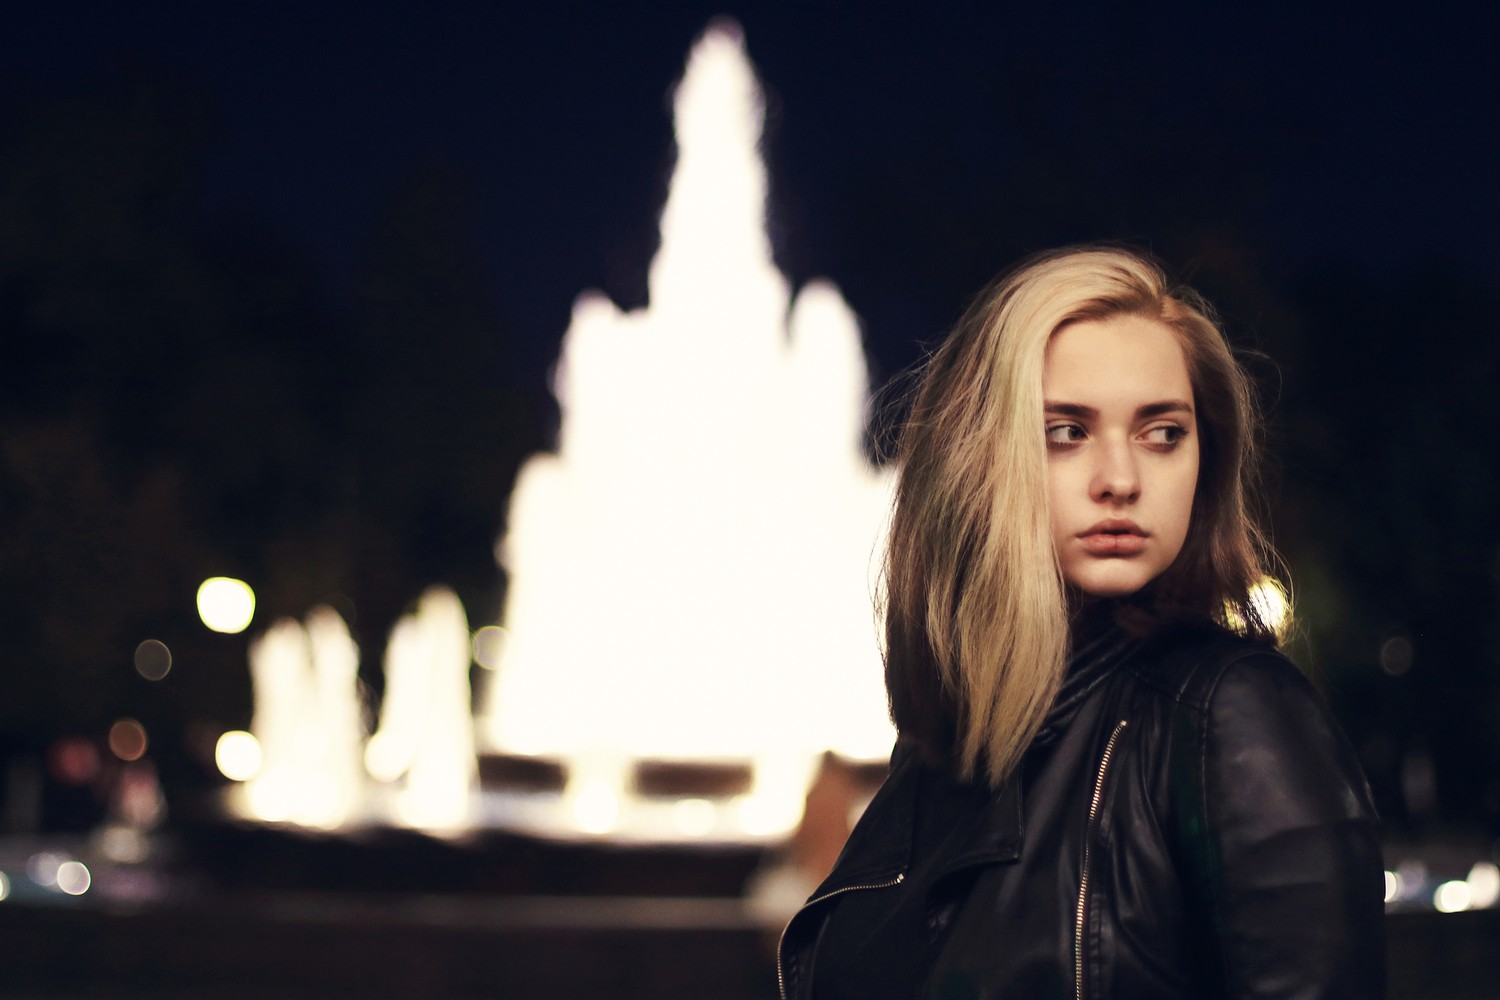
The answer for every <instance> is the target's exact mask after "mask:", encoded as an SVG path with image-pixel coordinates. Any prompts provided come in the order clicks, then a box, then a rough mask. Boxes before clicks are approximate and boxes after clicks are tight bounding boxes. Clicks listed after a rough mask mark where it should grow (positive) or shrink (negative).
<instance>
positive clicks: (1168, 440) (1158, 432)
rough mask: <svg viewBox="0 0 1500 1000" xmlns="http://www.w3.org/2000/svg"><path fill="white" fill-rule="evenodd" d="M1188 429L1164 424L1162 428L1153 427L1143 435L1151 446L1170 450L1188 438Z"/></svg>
mask: <svg viewBox="0 0 1500 1000" xmlns="http://www.w3.org/2000/svg"><path fill="white" fill-rule="evenodd" d="M1187 433H1188V432H1187V428H1186V427H1179V426H1178V425H1177V424H1163V425H1162V426H1160V427H1152V428H1150V429H1149V430H1147V431H1146V432H1145V434H1143V435H1142V437H1143V438H1145V441H1146V443H1147V444H1149V445H1156V446H1158V447H1162V448H1170V447H1172V446H1173V445H1175V444H1176V443H1177V442H1179V441H1181V440H1182V439H1183V438H1185V437H1187Z"/></svg>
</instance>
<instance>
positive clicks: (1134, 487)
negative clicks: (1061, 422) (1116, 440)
mask: <svg viewBox="0 0 1500 1000" xmlns="http://www.w3.org/2000/svg"><path fill="white" fill-rule="evenodd" d="M1095 454H1096V455H1097V456H1098V460H1099V465H1098V468H1096V469H1095V470H1094V481H1093V482H1092V483H1091V484H1090V487H1089V495H1090V496H1091V497H1092V498H1093V499H1094V500H1095V502H1097V503H1135V501H1136V500H1137V499H1139V497H1140V495H1141V479H1140V474H1139V471H1138V470H1137V469H1136V463H1135V455H1134V453H1132V451H1131V449H1130V446H1129V445H1128V444H1123V443H1122V444H1106V445H1104V446H1102V447H1100V448H1098V449H1096V451H1095Z"/></svg>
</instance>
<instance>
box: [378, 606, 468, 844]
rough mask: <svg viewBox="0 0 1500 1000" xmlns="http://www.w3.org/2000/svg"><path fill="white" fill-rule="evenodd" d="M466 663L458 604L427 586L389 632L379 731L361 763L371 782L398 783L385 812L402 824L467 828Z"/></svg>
mask: <svg viewBox="0 0 1500 1000" xmlns="http://www.w3.org/2000/svg"><path fill="white" fill-rule="evenodd" d="M469 659H470V650H469V626H468V622H467V621H466V619H465V616H464V609H463V605H462V604H460V603H459V600H458V597H457V596H456V595H455V594H454V593H453V592H452V591H451V590H448V589H447V588H445V587H433V588H431V589H429V590H428V591H427V592H426V593H425V594H423V595H422V600H421V602H420V603H419V604H418V605H417V610H416V613H415V614H411V615H407V616H406V617H404V618H402V619H401V621H400V622H398V623H397V625H396V627H395V629H394V630H392V632H391V638H390V642H389V643H388V644H387V645H386V650H385V683H386V687H385V699H384V701H383V702H382V703H381V711H380V727H379V728H378V729H377V730H376V731H375V735H374V736H372V737H370V742H369V745H368V746H367V747H366V749H365V766H366V767H367V769H368V770H369V773H370V775H371V776H372V777H373V778H375V779H376V780H377V781H380V782H384V783H396V782H398V781H399V782H404V783H403V784H402V786H401V787H400V788H399V790H398V791H397V792H396V795H395V798H394V800H393V802H392V804H391V807H390V809H389V814H390V815H391V817H392V818H394V819H395V820H397V821H398V822H400V823H402V824H403V825H406V826H413V827H421V828H423V829H428V830H434V831H443V830H460V829H463V828H465V827H467V826H469V825H471V823H472V820H473V811H474V793H475V791H477V781H478V773H477V768H476V765H475V759H474V719H473V708H472V707H471V696H470V690H469Z"/></svg>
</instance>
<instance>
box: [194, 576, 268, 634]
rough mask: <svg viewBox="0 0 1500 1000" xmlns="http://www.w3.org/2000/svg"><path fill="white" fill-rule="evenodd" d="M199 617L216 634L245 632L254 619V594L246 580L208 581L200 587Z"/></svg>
mask: <svg viewBox="0 0 1500 1000" xmlns="http://www.w3.org/2000/svg"><path fill="white" fill-rule="evenodd" d="M198 617H199V618H201V619H203V624H205V625H207V626H208V627H209V628H211V629H213V630H214V631H215V632H224V633H226V634H229V635H233V634H234V633H236V632H243V631H245V629H246V628H248V627H249V625H250V620H251V619H252V618H254V617H255V591H253V590H251V589H250V585H249V584H248V583H246V582H245V581H243V580H234V579H231V578H230V577H227V576H213V577H209V578H208V579H207V580H204V581H203V583H201V584H200V585H199V586H198Z"/></svg>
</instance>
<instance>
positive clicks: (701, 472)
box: [219, 29, 894, 841]
mask: <svg viewBox="0 0 1500 1000" xmlns="http://www.w3.org/2000/svg"><path fill="white" fill-rule="evenodd" d="M762 115H763V105H762V99H761V95H760V92H759V89H758V87H757V84H756V81H755V78H754V75H753V73H752V72H751V69H750V66H749V63H748V62H747V60H746V58H745V55H744V52H743V48H742V44H741V41H740V39H739V37H738V36H737V34H735V33H733V32H731V31H729V30H725V29H712V30H710V31H709V32H708V33H707V34H706V35H705V36H704V38H703V39H702V41H700V42H699V44H698V45H697V46H696V47H695V48H694V50H693V53H692V56H691V58H690V60H689V63H688V68H687V72H686V74H685V76H684V78H683V81H682V83H681V85H680V86H679V88H678V90H677V94H676V100H675V116H676V129H677V145H678V158H677V165H676V169H675V171H674V174H673V178H672V184H671V191H670V194H669V196H668V199H667V204H666V206H665V209H664V210H663V213H662V221H661V231H662V241H661V248H660V251H659V252H658V254H657V256H656V258H655V260H654V261H653V262H652V266H651V271H650V276H649V284H650V293H651V304H650V306H649V308H646V309H641V310H636V311H633V312H629V313H625V312H621V311H620V310H619V309H617V308H616V307H615V306H614V305H613V304H612V303H611V302H609V301H608V300H607V299H606V298H604V297H603V296H602V295H599V294H596V293H590V294H585V295H583V296H581V297H580V298H579V299H578V301H577V303H576V304H575V306H574V311H573V318H572V323H571V325H570V326H569V328H568V331H567V334H566V336H565V338H564V341H563V349H562V357H561V360H560V361H559V364H558V366H557V370H556V376H555V383H554V391H555V392H556V394H557V397H558V401H559V403H560V404H561V408H562V418H563V419H562V428H561V433H560V438H559V442H558V449H557V451H556V452H555V453H553V454H548V455H542V456H538V457H535V458H533V459H531V460H530V461H528V462H527V463H526V464H525V466H523V468H522V469H521V472H520V474H519V476H518V478H517V483H516V488H515V492H514V494H513V495H512V497H511V504H510V514H509V518H508V526H509V527H508V532H507V534H506V536H505V538H504V539H503V540H502V542H501V544H500V545H499V546H497V550H496V555H497V558H499V560H500V561H501V563H502V564H503V565H504V567H505V569H506V571H507V573H508V575H509V581H510V582H509V588H508V591H507V599H506V606H505V609H504V619H505V626H506V627H507V629H506V631H503V632H502V630H501V629H499V628H497V627H495V626H487V627H485V628H483V629H480V630H479V632H478V633H476V634H475V636H474V638H473V648H472V650H471V642H470V635H469V632H468V627H467V624H466V621H465V615H464V611H463V608H462V606H461V605H460V604H459V602H458V599H457V598H456V597H455V596H454V595H453V594H452V593H451V592H448V591H446V590H441V589H434V590H431V591H429V592H428V593H427V594H425V595H423V597H422V600H421V601H420V602H419V605H418V608H417V611H416V612H415V614H413V615H409V616H407V617H406V618H404V619H402V621H401V622H400V623H399V624H398V625H397V627H396V628H395V630H394V631H393V632H392V634H391V637H390V641H389V644H388V646H387V649H386V654H385V671H386V692H385V698H384V700H383V702H382V706H381V714H380V721H379V727H378V729H377V731H376V733H375V734H374V735H373V736H372V737H371V738H370V739H369V741H368V743H366V741H365V739H364V732H363V729H362V721H361V720H362V716H363V709H362V699H361V696H360V694H359V688H358V682H357V678H356V666H357V662H358V651H357V650H356V648H355V646H354V643H353V641H352V639H351V638H350V636H349V632H348V629H347V628H345V626H344V623H343V621H342V619H340V618H339V617H338V615H337V614H336V613H334V612H333V611H331V610H329V609H327V608H320V609H318V610H315V611H314V612H313V613H312V614H311V615H309V617H308V619H307V622H306V625H305V626H304V625H303V624H299V623H298V622H295V621H291V620H286V621H282V622H278V623H277V624H275V625H274V626H273V627H272V628H271V629H270V630H268V631H267V633H266V634H265V635H263V636H262V637H261V638H260V639H259V640H258V641H256V642H255V643H254V645H253V646H252V649H251V656H250V660H251V672H252V675H253V681H254V690H255V714H254V722H253V724H252V732H251V733H231V734H225V737H224V738H223V739H221V741H220V747H219V754H220V767H221V769H222V770H224V772H225V774H226V775H230V776H231V777H234V778H236V779H237V780H243V781H244V782H245V783H244V784H243V785H242V786H240V787H239V788H237V789H236V790H235V793H234V794H233V795H231V797H230V806H231V808H232V809H233V811H234V812H235V813H236V814H237V815H240V816H242V817H246V818H250V819H254V820H258V821H266V822H284V823H291V824H295V825H298V826H303V827H312V828H321V829H334V828H341V827H348V826H362V825H370V824H376V825H403V826H412V827H418V828H422V829H426V830H430V831H433V832H439V833H455V832H463V831H465V830H469V829H473V828H474V827H475V826H492V825H500V826H509V827H520V828H524V829H530V830H533V831H535V832H539V833H544V834H546V835H549V836H564V837H568V836H578V835H608V836H611V837H614V838H618V839H635V840H653V841H662V840H719V841H746V840H751V841H753V840H760V839H765V838H776V837H780V836H783V835H785V834H786V833H787V831H788V830H789V829H790V828H791V827H792V826H793V825H794V824H795V823H796V822H797V820H798V818H799V816H800V814H801V809H802V802H803V796H804V793H805V792H806V789H807V786H808V782H809V780H810V778H811V776H812V773H813V770H814V768H815V766H816V763H817V761H818V759H819V757H820V755H821V754H822V753H823V752H824V751H826V750H833V751H835V752H837V753H838V754H840V755H841V756H843V757H845V758H848V759H850V760H854V761H875V760H881V759H883V758H884V757H885V756H886V755H887V754H888V753H889V750H890V746H891V742H892V739H893V737H894V733H893V732H892V730H891V728H890V723H889V722H888V720H887V717H886V709H885V695H884V690H883V688H882V685H881V668H880V656H879V649H878V644H877V640H876V630H875V625H874V615H873V601H872V598H871V585H870V582H871V569H872V567H874V566H876V565H877V564H878V557H879V552H878V540H879V539H880V537H881V535H882V530H883V527H884V521H885V517H886V515H887V513H888V510H889V506H890V499H891V488H892V476H891V474H890V473H889V471H887V470H881V469H878V468H876V467H874V466H872V465H871V464H870V462H869V461H868V460H867V459H866V457H865V455H864V451H863V447H862V442H863V438H864V427H865V419H866V414H867V407H868V384H867V374H866V362H865V358H864V353H863V351H862V348H861V345H860V335H859V327H858V323H857V320H856V319H855V317H854V315H853V313H852V312H851V311H850V310H849V308H848V306H847V305H845V304H844V301H843V299H842V298H841V297H840V295H839V293H838V291H837V290H836V289H834V288H833V287H832V286H831V285H829V284H827V283H824V282H814V283H812V284H809V285H808V286H807V287H805V288H803V289H802V290H801V291H800V292H798V293H797V294H796V295H795V297H794V296H793V295H792V293H791V290H790V289H789V287H788V284H787V281H786V280H785V279H784V278H783V277H782V275H781V274H780V272H779V271H778V270H777V269H776V267H775V265H774V264H773V262H772V260H771V253H770V247H769V243H768V241H767V238H766V233H765V226H764V214H765V200H766V174H765V168H764V166H763V164H762V162H761V160H760V157H759V155H758V153H757V148H756V147H757V144H758V142H759V139H760V129H761V121H762ZM240 627H243V625H241V626H240ZM502 635H503V636H504V642H503V644H501V651H500V656H499V657H498V659H496V658H495V657H494V656H493V653H494V651H495V650H494V649H493V648H492V647H494V646H495V645H496V644H495V643H494V642H493V640H494V639H495V638H496V637H498V636H502ZM481 649H483V652H481V653H480V655H479V657H478V658H479V660H480V662H481V663H482V665H484V666H487V667H491V668H493V670H492V671H491V672H487V674H486V676H487V677H488V678H489V683H488V684H487V686H486V689H485V690H484V692H483V697H482V711H481V718H480V720H479V723H480V724H479V726H478V732H477V733H476V727H475V720H474V718H473V714H472V707H471V702H470V691H469V684H468V671H469V667H470V659H471V652H478V651H480V650H481ZM476 736H477V738H478V741H479V742H480V744H481V745H482V746H483V747H484V749H485V750H486V752H487V753H489V754H491V755H492V756H493V758H495V759H499V760H501V761H502V762H503V761H504V760H506V759H507V758H509V759H511V760H515V759H520V758H532V759H541V760H542V761H544V762H545V763H546V764H547V765H548V766H549V767H550V766H554V765H555V767H556V770H557V771H559V772H561V773H562V774H564V775H565V780H564V782H563V785H562V788H561V790H560V791H559V790H557V789H556V788H553V789H551V790H541V791H536V790H533V791H530V792H528V791H522V790H518V789H516V788H514V787H505V788H500V789H491V790H489V791H486V792H485V793H484V794H483V795H480V794H477V793H476V786H477V784H478V782H477V767H476V761H475V753H474V749H475V742H476ZM663 765H665V766H666V767H667V768H671V767H672V766H676V765H689V766H692V765H699V766H702V765H707V766H709V767H710V768H712V767H715V766H721V767H722V768H724V769H726V770H727V771H731V772H733V773H735V774H736V775H743V778H744V780H743V781H740V780H738V779H736V780H734V781H730V782H728V783H727V784H720V785H716V786H715V787H714V788H712V789H710V790H706V791H703V792H701V793H699V792H694V791H691V790H689V791H686V792H684V791H681V790H680V789H679V790H677V791H673V792H669V793H668V794H658V795H652V794H644V789H643V787H642V782H641V780H640V775H641V773H642V767H643V766H656V767H657V768H658V772H659V771H660V768H661V766H663Z"/></svg>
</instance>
